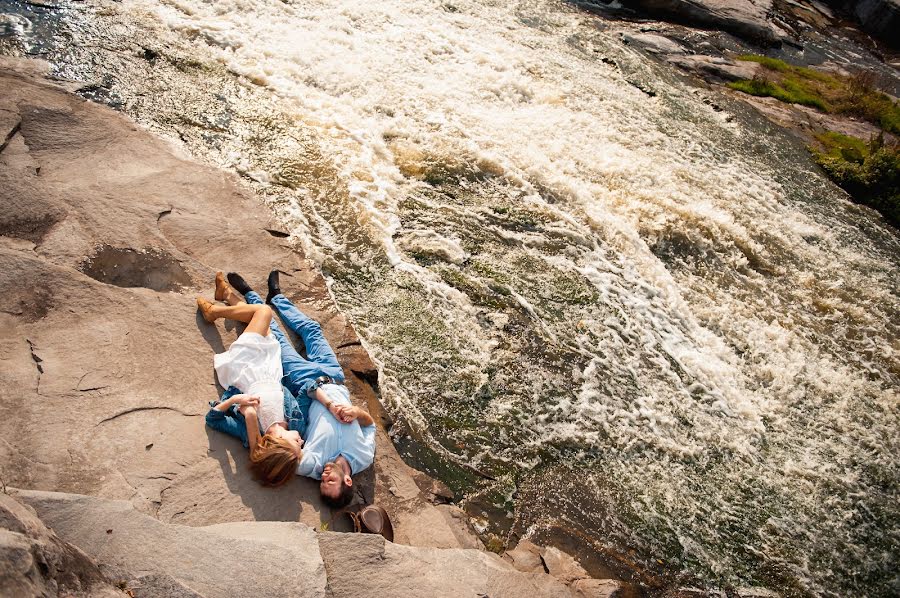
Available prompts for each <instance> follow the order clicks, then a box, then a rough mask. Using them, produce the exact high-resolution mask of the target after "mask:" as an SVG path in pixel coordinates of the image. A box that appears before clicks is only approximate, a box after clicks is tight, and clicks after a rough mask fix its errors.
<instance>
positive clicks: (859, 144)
mask: <svg viewBox="0 0 900 598" xmlns="http://www.w3.org/2000/svg"><path fill="white" fill-rule="evenodd" d="M816 139H817V141H818V142H819V146H818V147H811V148H810V150H811V151H812V153H813V157H814V158H815V160H816V162H817V163H818V164H819V166H821V167H822V169H823V170H824V171H825V172H826V173H827V174H828V176H829V177H830V178H831V179H832V180H833V181H834V182H835V183H837V184H838V185H839V186H840V187H841V188H843V189H844V190H845V191H847V193H849V194H850V195H851V197H852V198H853V200H854V201H857V202H859V203H861V204H864V205H867V206H869V207H871V208H874V209H875V210H877V211H878V212H880V213H881V214H882V215H883V216H884V217H885V219H886V220H887V221H888V222H889V223H890V224H892V225H893V226H895V227H897V228H900V148H898V147H897V146H893V147H889V146H885V145H884V140H883V138H881V137H877V138H875V139H872V140H871V141H869V142H868V143H866V142H865V141H863V140H862V139H857V138H855V137H849V136H847V135H841V134H839V133H833V132H827V133H822V134H820V135H817V136H816Z"/></svg>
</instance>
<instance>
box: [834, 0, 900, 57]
mask: <svg viewBox="0 0 900 598" xmlns="http://www.w3.org/2000/svg"><path fill="white" fill-rule="evenodd" d="M843 5H844V8H845V10H848V11H851V12H852V13H853V14H854V16H856V18H857V19H859V23H860V25H861V26H862V28H863V30H864V31H866V32H868V33H870V34H871V35H874V36H875V37H878V38H879V39H881V40H883V41H884V42H886V43H887V44H889V45H891V46H893V47H894V48H895V49H900V0H850V1H848V2H844V3H843Z"/></svg>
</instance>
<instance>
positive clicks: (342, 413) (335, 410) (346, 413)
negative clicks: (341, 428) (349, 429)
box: [328, 403, 359, 424]
mask: <svg viewBox="0 0 900 598" xmlns="http://www.w3.org/2000/svg"><path fill="white" fill-rule="evenodd" d="M328 410H329V411H331V414H332V415H333V416H334V417H335V418H336V419H337V420H338V421H339V422H341V423H344V424H349V423H350V422H352V421H353V420H354V419H356V418H358V417H359V407H353V406H351V405H337V404H335V403H332V404H331V406H330V407H329V409H328Z"/></svg>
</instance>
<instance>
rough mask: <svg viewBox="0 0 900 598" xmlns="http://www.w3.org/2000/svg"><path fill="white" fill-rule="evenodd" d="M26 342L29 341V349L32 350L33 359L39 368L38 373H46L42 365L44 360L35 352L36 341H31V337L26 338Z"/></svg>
mask: <svg viewBox="0 0 900 598" xmlns="http://www.w3.org/2000/svg"><path fill="white" fill-rule="evenodd" d="M25 342H26V343H28V350H29V351H31V359H32V361H34V365H35V367H36V368H37V371H38V374H43V373H44V367H43V366H42V365H41V362H43V361H44V360H43V359H41V358H40V357H38V355H37V353H35V352H34V343H33V342H31V340H30V339H27V338H26V339H25Z"/></svg>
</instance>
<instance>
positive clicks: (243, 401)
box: [232, 395, 259, 407]
mask: <svg viewBox="0 0 900 598" xmlns="http://www.w3.org/2000/svg"><path fill="white" fill-rule="evenodd" d="M232 398H233V399H235V401H234V404H235V405H237V406H238V407H246V406H248V405H249V406H251V407H259V397H258V396H256V395H234V396H233V397H232Z"/></svg>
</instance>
